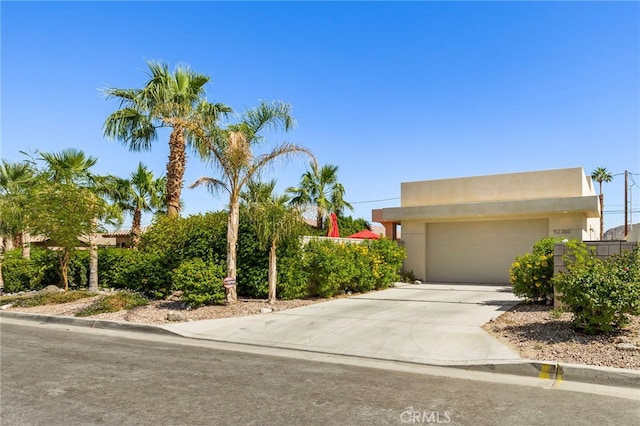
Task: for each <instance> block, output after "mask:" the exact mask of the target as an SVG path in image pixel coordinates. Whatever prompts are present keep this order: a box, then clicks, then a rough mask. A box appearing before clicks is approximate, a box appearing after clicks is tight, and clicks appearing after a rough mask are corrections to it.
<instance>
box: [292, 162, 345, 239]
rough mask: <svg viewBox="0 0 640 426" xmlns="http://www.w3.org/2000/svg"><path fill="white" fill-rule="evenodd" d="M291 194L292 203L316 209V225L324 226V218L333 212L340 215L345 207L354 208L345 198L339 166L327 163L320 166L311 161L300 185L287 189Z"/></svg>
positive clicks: (318, 226)
mask: <svg viewBox="0 0 640 426" xmlns="http://www.w3.org/2000/svg"><path fill="white" fill-rule="evenodd" d="M286 192H287V193H289V194H291V196H292V198H291V204H292V205H294V206H300V207H314V208H315V209H316V227H317V228H318V229H320V228H322V227H323V223H324V220H325V219H326V217H327V215H328V214H329V213H331V212H333V213H335V214H336V215H337V216H338V217H340V216H341V215H342V213H343V211H344V209H345V208H347V209H349V210H353V207H352V206H351V204H349V203H348V202H347V201H345V199H344V194H345V189H344V186H343V185H342V184H341V183H339V182H338V166H335V165H331V164H327V165H324V166H322V167H320V168H319V167H318V164H316V163H311V165H310V170H307V171H306V172H305V173H304V174H303V175H302V178H301V179H300V185H299V186H298V187H290V188H288V189H287V191H286Z"/></svg>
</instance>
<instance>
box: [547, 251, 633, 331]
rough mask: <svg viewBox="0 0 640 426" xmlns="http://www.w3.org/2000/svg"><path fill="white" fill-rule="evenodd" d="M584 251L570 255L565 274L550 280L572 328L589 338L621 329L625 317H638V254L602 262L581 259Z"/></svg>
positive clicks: (626, 254)
mask: <svg viewBox="0 0 640 426" xmlns="http://www.w3.org/2000/svg"><path fill="white" fill-rule="evenodd" d="M585 250H586V246H585V245H584V244H582V245H580V246H578V250H577V251H578V254H577V255H576V253H570V256H572V257H573V260H572V261H571V263H568V272H567V273H564V274H559V275H558V276H557V277H555V278H554V280H553V282H554V284H555V286H556V288H557V289H558V291H559V292H560V293H561V295H560V296H559V299H560V301H561V302H563V303H564V304H566V305H567V308H568V309H569V310H570V311H571V312H572V313H573V315H574V320H573V325H574V327H575V328H578V329H581V330H584V331H585V332H586V333H589V334H596V333H602V332H603V333H608V332H611V331H614V330H616V329H619V328H622V327H624V326H625V325H627V324H628V323H629V317H628V316H629V315H640V250H639V249H635V250H634V251H633V252H623V253H621V254H620V255H617V256H612V257H610V258H607V259H605V260H601V259H596V258H585V257H583V255H582V254H584V252H585ZM580 253H582V254H580ZM576 259H580V260H576Z"/></svg>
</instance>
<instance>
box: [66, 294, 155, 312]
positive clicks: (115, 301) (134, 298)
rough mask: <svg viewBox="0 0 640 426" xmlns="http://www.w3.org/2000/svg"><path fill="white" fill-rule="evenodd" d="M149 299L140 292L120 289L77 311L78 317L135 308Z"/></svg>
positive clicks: (147, 302) (146, 302) (145, 303)
mask: <svg viewBox="0 0 640 426" xmlns="http://www.w3.org/2000/svg"><path fill="white" fill-rule="evenodd" d="M148 304H149V301H148V300H147V299H146V298H145V297H144V296H142V295H140V294H138V293H131V292H128V291H120V292H118V293H115V294H109V295H106V296H100V297H99V298H98V299H97V300H96V301H95V302H93V303H92V304H91V305H90V306H88V307H86V308H85V309H82V310H81V311H79V312H77V313H76V316H77V317H88V316H89V315H97V314H103V313H106V312H118V311H121V310H123V309H133V308H135V307H137V306H144V305H148Z"/></svg>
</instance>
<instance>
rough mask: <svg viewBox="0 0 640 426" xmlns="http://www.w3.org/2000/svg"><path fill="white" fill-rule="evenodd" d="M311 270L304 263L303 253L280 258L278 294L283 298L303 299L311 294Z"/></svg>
mask: <svg viewBox="0 0 640 426" xmlns="http://www.w3.org/2000/svg"><path fill="white" fill-rule="evenodd" d="M308 280H309V272H308V271H307V269H306V268H304V267H303V264H302V253H301V252H298V256H293V255H290V256H283V257H281V258H278V285H277V295H278V297H280V298H281V299H301V298H304V297H306V296H308V295H309V285H308Z"/></svg>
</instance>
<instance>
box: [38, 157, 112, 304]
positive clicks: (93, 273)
mask: <svg viewBox="0 0 640 426" xmlns="http://www.w3.org/2000/svg"><path fill="white" fill-rule="evenodd" d="M39 159H40V160H41V161H43V162H44V163H45V165H46V170H45V172H44V176H45V178H46V179H47V180H48V181H50V182H54V183H59V184H63V185H72V186H75V187H79V188H85V189H88V190H89V191H90V192H91V193H92V195H91V197H92V199H93V203H94V204H95V205H98V204H104V200H102V199H101V198H100V195H101V194H105V193H106V192H108V191H109V189H108V188H107V187H108V186H109V179H107V178H105V177H103V176H97V175H95V174H93V173H92V172H91V170H90V169H91V167H93V166H94V165H95V164H96V163H97V162H98V159H97V158H96V157H93V156H87V155H86V154H85V153H84V152H83V151H81V150H77V149H73V148H72V149H66V150H63V151H60V152H57V153H46V152H40V153H39ZM102 211H103V215H102V217H95V218H94V220H93V224H92V227H91V228H92V229H91V232H89V234H88V236H89V291H94V292H95V291H98V245H97V232H98V227H99V226H98V221H99V219H112V218H113V217H114V216H115V215H116V212H115V211H113V210H107V208H106V206H105V208H104V209H102Z"/></svg>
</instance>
